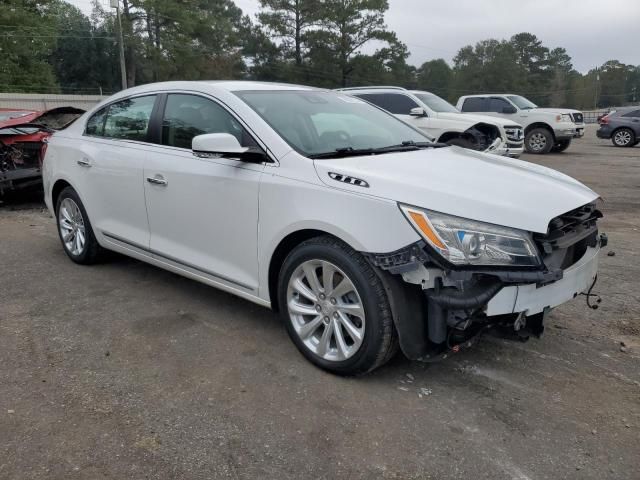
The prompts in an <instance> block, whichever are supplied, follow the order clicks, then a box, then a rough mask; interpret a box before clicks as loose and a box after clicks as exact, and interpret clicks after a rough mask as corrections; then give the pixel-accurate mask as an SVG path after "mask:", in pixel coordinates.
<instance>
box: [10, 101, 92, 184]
mask: <svg viewBox="0 0 640 480" xmlns="http://www.w3.org/2000/svg"><path fill="white" fill-rule="evenodd" d="M83 113H84V110H81V109H79V108H75V107H58V108H53V109H50V110H42V111H34V110H22V109H17V108H1V109H0V196H2V195H4V194H5V193H6V192H8V191H11V190H20V189H23V188H27V187H33V186H37V185H39V184H41V183H42V178H41V167H42V159H43V158H44V152H45V149H46V140H47V138H49V137H50V136H51V134H53V132H55V131H58V130H62V129H64V128H66V127H68V126H69V125H71V123H73V122H74V121H75V120H76V119H77V118H78V117H80V116H81V115H82V114H83Z"/></svg>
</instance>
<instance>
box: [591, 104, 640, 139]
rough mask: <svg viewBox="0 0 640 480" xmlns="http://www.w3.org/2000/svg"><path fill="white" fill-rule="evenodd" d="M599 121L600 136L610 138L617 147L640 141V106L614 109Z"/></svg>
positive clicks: (598, 133) (597, 132) (598, 134)
mask: <svg viewBox="0 0 640 480" xmlns="http://www.w3.org/2000/svg"><path fill="white" fill-rule="evenodd" d="M598 123H599V124H600V128H598V130H597V131H596V135H597V136H598V138H610V139H611V143H613V144H614V145H615V146H616V147H633V146H634V145H637V144H638V143H640V107H627V108H619V109H617V110H613V111H611V112H609V113H608V114H607V115H605V116H603V117H601V118H600V119H599V120H598Z"/></svg>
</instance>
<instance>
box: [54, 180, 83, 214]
mask: <svg viewBox="0 0 640 480" xmlns="http://www.w3.org/2000/svg"><path fill="white" fill-rule="evenodd" d="M67 187H71V188H73V186H72V185H71V183H69V182H68V181H67V180H65V179H64V178H59V179H58V180H56V181H55V182H54V184H53V187H52V188H51V207H52V208H53V211H54V212H55V211H56V207H57V206H58V197H59V196H60V193H62V191H63V190H64V189H65V188H67ZM73 189H74V190H75V188H73ZM76 193H77V190H76ZM78 195H80V194H78Z"/></svg>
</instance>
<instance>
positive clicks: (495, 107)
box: [487, 98, 513, 113]
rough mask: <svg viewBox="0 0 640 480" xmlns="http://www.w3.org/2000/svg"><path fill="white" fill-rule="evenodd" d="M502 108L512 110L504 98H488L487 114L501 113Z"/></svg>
mask: <svg viewBox="0 0 640 480" xmlns="http://www.w3.org/2000/svg"><path fill="white" fill-rule="evenodd" d="M504 108H513V106H512V105H511V104H510V103H509V102H507V101H506V100H505V99H504V98H490V99H489V109H488V110H487V112H495V113H502V110H503V109H504Z"/></svg>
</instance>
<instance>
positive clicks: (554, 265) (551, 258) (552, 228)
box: [533, 203, 602, 270]
mask: <svg viewBox="0 0 640 480" xmlns="http://www.w3.org/2000/svg"><path fill="white" fill-rule="evenodd" d="M599 218H602V213H601V212H600V210H598V209H597V208H596V204H595V203H589V204H587V205H583V206H582V207H580V208H576V209H575V210H571V211H570V212H567V213H564V214H562V215H560V216H558V217H556V218H554V219H553V220H551V221H550V222H549V227H548V230H547V233H546V234H545V235H539V234H536V235H534V237H533V238H534V240H535V242H536V244H537V245H538V247H539V248H540V251H541V253H542V255H543V259H544V263H545V265H546V267H547V268H548V269H549V270H555V269H565V268H568V267H570V266H571V265H573V264H574V263H576V262H577V261H578V260H580V258H582V256H583V255H584V253H585V252H586V250H587V247H592V246H596V244H597V241H598V226H597V221H598V219H599Z"/></svg>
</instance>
